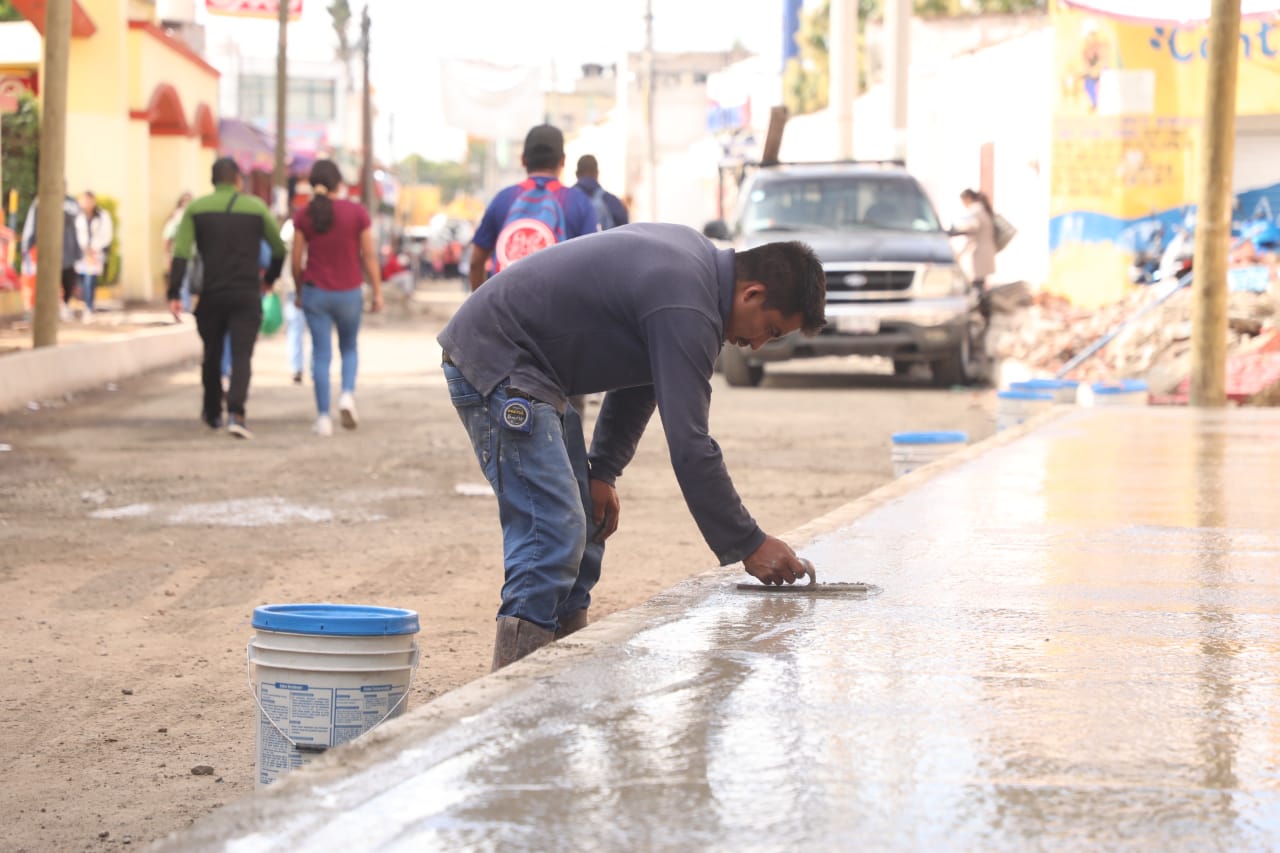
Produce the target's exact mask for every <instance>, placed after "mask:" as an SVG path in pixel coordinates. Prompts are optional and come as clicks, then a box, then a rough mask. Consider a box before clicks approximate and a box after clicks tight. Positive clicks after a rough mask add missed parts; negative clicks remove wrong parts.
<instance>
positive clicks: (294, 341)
mask: <svg viewBox="0 0 1280 853" xmlns="http://www.w3.org/2000/svg"><path fill="white" fill-rule="evenodd" d="M306 325H307V321H306V317H304V316H303V313H302V310H301V309H300V308H298V296H297V294H295V293H286V294H285V295H284V335H285V346H286V348H287V349H288V351H289V370H290V371H291V372H293V373H301V372H302V331H303V329H304V328H306Z"/></svg>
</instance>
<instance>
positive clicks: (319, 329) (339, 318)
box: [302, 284, 364, 415]
mask: <svg viewBox="0 0 1280 853" xmlns="http://www.w3.org/2000/svg"><path fill="white" fill-rule="evenodd" d="M302 310H303V312H305V313H306V315H307V328H309V329H310V330H311V379H312V380H313V381H314V382H315V384H316V411H317V412H319V413H320V414H322V415H327V414H329V362H330V361H332V360H333V327H334V326H337V327H338V351H339V352H341V353H342V390H343V392H344V393H345V392H348V391H352V392H354V391H355V390H356V368H357V367H358V366H359V356H358V354H357V352H356V338H357V336H358V335H359V334H360V317H361V315H362V314H363V313H364V293H363V292H362V291H361V289H360V288H358V287H353V288H352V289H351V290H321V289H320V288H318V287H315V286H314V285H310V284H308V285H305V286H304V287H303V290H302Z"/></svg>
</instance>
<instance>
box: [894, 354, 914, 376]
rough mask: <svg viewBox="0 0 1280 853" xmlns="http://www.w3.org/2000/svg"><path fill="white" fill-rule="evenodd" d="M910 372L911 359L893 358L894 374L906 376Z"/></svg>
mask: <svg viewBox="0 0 1280 853" xmlns="http://www.w3.org/2000/svg"><path fill="white" fill-rule="evenodd" d="M910 372H911V362H909V361H899V360H898V359H896V358H895V359H894V360H893V375H894V376H906V375H907V374H908V373H910Z"/></svg>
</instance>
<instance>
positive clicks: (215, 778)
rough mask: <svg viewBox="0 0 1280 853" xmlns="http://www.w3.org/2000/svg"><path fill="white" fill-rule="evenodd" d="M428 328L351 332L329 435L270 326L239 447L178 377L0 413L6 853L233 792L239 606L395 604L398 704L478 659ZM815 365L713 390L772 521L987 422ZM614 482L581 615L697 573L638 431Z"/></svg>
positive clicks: (477, 564) (478, 512)
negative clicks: (344, 397) (613, 515)
mask: <svg viewBox="0 0 1280 853" xmlns="http://www.w3.org/2000/svg"><path fill="white" fill-rule="evenodd" d="M442 316H443V315H442V313H441V312H440V311H438V310H436V311H433V312H430V313H426V314H424V313H422V312H421V311H420V312H419V314H418V315H417V316H416V317H414V318H412V319H410V318H406V317H405V316H403V315H401V316H395V315H393V316H390V317H386V316H379V317H373V318H369V319H368V320H367V324H366V330H365V332H364V335H363V339H362V352H361V358H362V363H361V376H360V383H361V384H360V389H359V392H358V397H359V401H360V406H361V413H362V415H363V421H362V422H361V424H360V427H359V429H358V430H356V431H355V432H340V434H338V435H336V436H334V437H333V438H332V439H328V440H323V439H318V438H315V437H313V436H312V435H311V434H310V432H309V429H308V428H309V425H310V420H311V413H312V398H311V391H310V387H309V386H295V385H292V384H291V383H290V381H289V377H288V371H287V368H286V366H285V357H284V345H283V341H282V340H281V339H280V338H275V339H269V340H266V341H264V342H262V344H261V345H260V347H259V350H258V353H257V355H256V356H255V361H254V369H255V376H254V380H253V390H252V396H251V399H250V406H249V419H250V425H251V426H252V427H253V429H254V431H255V432H256V434H257V438H256V439H255V440H254V441H252V442H237V441H234V440H232V439H230V438H228V437H227V436H226V435H225V434H214V433H211V432H210V431H208V430H207V429H205V428H204V427H202V426H201V425H200V424H199V423H198V421H197V417H196V415H197V411H198V405H199V402H198V401H199V392H198V389H197V386H198V374H197V370H196V367H195V365H185V366H182V367H181V368H177V369H174V370H171V371H166V372H162V373H157V374H152V375H149V376H145V377H141V378H138V379H135V380H132V381H129V382H126V383H122V384H121V385H120V386H119V387H117V388H115V389H113V390H101V391H96V392H93V393H90V394H86V395H81V396H80V397H79V398H77V399H75V400H72V401H70V402H67V403H65V404H62V405H60V406H57V407H53V408H49V407H45V408H42V409H40V410H39V411H33V412H22V413H17V414H12V415H8V416H3V417H0V442H3V443H5V444H8V445H10V446H11V448H12V449H11V450H8V451H6V452H0V595H2V596H3V600H4V602H5V604H6V607H5V608H4V612H3V617H2V619H3V621H2V622H0V668H3V670H4V671H5V672H6V673H7V675H8V677H7V678H5V679H4V680H3V684H2V685H0V709H2V710H0V718H2V720H3V725H0V755H3V756H4V757H5V761H4V765H5V768H4V771H5V783H6V784H5V795H4V797H3V802H2V804H0V826H3V827H4V829H3V830H2V831H0V842H2V843H0V848H2V849H4V850H27V851H45V850H50V851H52V850H57V851H64V850H81V849H84V850H103V849H121V848H123V847H124V845H130V844H131V845H140V844H143V843H145V842H147V841H150V840H152V839H155V838H157V837H160V836H162V835H164V834H166V833H168V832H170V831H172V830H174V829H178V828H181V827H183V826H185V825H187V824H188V823H189V822H190V821H192V820H194V819H196V818H198V817H200V816H202V815H204V814H206V813H208V812H209V811H210V810H211V809H215V808H217V807H218V806H220V805H221V804H223V803H226V802H229V801H231V800H233V799H236V798H239V797H242V796H244V795H246V794H248V793H250V792H251V791H252V789H253V777H254V745H253V726H254V718H255V714H256V710H255V708H254V706H253V702H252V699H251V697H250V695H249V689H248V686H247V684H246V680H245V661H244V657H245V644H246V642H247V641H248V638H249V636H250V635H251V634H252V630H251V628H250V625H249V620H250V617H251V615H252V611H253V608H254V607H255V606H256V605H259V604H264V603H285V602H294V601H340V602H348V603H365V604H380V605H390V606H400V607H409V608H413V609H415V610H417V611H418V612H419V613H420V614H421V621H422V632H421V634H420V635H419V640H420V643H421V647H422V651H423V662H422V666H421V668H420V669H419V670H418V674H417V678H416V681H415V683H414V687H413V691H412V695H411V707H412V706H421V705H422V704H424V703H427V702H430V701H431V699H432V698H433V697H435V696H438V695H439V694H441V693H443V692H445V691H448V690H451V689H453V688H455V687H457V686H459V685H461V684H464V683H466V682H467V681H470V680H471V679H474V678H477V677H479V676H481V675H483V674H484V673H485V672H486V671H487V667H488V661H489V655H490V650H491V640H492V623H493V614H494V611H495V609H496V606H497V595H498V589H499V586H500V579H501V548H500V533H499V530H498V525H497V519H496V513H495V512H494V505H493V498H492V496H491V495H489V496H483V495H482V496H480V497H474V496H466V495H463V494H459V490H458V486H459V485H460V484H463V485H465V484H477V483H480V482H482V481H481V479H480V476H479V472H478V470H477V466H476V464H475V460H474V457H473V456H472V455H471V451H470V448H469V445H468V444H467V441H466V437H465V435H464V433H463V431H462V429H461V427H460V426H459V424H458V422H457V418H456V416H455V414H454V412H453V409H452V407H451V406H450V404H449V401H448V399H447V396H446V395H445V391H444V387H443V382H442V380H441V379H440V374H439V371H438V369H437V367H436V365H437V364H438V357H439V352H438V349H437V348H436V346H435V343H434V337H435V332H436V330H437V329H438V328H439V325H440V322H441V319H442ZM192 334H194V331H193V332H192ZM0 357H2V356H0ZM814 366H815V365H812V364H811V365H803V364H797V365H791V366H787V367H784V368H779V369H776V370H773V371H771V373H770V375H769V377H768V378H767V379H766V382H765V385H764V387H762V388H759V389H729V388H727V387H726V386H724V385H723V383H721V382H720V381H719V379H718V378H717V380H716V391H715V397H714V400H713V403H712V432H713V434H714V435H715V436H716V437H717V439H718V440H719V441H720V443H721V445H722V447H723V448H724V452H725V456H726V459H727V461H728V464H729V470H730V471H731V472H732V474H733V475H734V479H735V482H736V484H737V486H738V489H739V491H740V492H741V493H742V495H743V497H744V499H745V501H746V503H747V505H748V507H749V508H750V509H751V510H752V512H753V513H754V514H755V516H756V518H757V519H758V520H759V521H760V523H761V524H762V526H763V527H764V528H765V529H766V530H769V531H771V532H775V533H779V534H780V533H783V532H785V531H787V530H789V529H791V528H793V527H795V526H797V525H799V524H801V523H803V522H805V521H808V520H809V519H811V518H814V517H815V516H817V515H820V514H822V513H825V512H827V511H829V510H831V509H833V508H835V507H837V506H840V505H841V504H844V503H846V502H848V501H850V500H853V499H854V498H857V497H858V496H860V495H862V494H864V493H866V492H867V491H869V490H871V489H872V488H874V487H876V486H877V485H880V484H881V483H884V482H886V481H887V480H889V479H890V477H891V476H892V469H891V466H890V463H889V436H890V434H891V433H893V432H895V431H898V430H903V429H941V428H950V429H964V430H967V431H968V432H969V434H970V436H971V437H973V438H975V439H977V438H982V437H985V436H986V435H989V434H990V433H991V432H992V430H993V420H994V419H993V412H994V399H993V395H992V394H991V392H959V391H953V392H948V391H935V390H930V389H928V388H927V385H926V383H925V382H923V381H920V382H915V381H909V380H908V381H904V380H895V379H893V378H892V377H889V376H884V375H879V376H855V375H851V374H850V373H848V372H845V373H840V374H836V375H823V374H818V373H813V372H811V370H812V368H813V367H814ZM821 366H822V367H823V368H826V367H830V366H831V365H830V364H826V365H821ZM846 369H847V368H846ZM594 411H595V410H594V409H592V410H591V411H590V412H588V415H589V420H590V417H591V416H593V415H594ZM589 426H590V423H589V424H588V427H589ZM463 491H466V489H465V488H464V489H463ZM619 491H620V494H621V497H622V501H623V505H622V507H623V508H622V528H621V529H620V531H619V532H618V534H617V535H616V536H615V537H614V538H613V539H611V540H610V545H609V552H608V555H607V556H606V560H605V571H604V578H603V580H602V582H601V584H600V586H599V587H598V591H597V596H596V600H595V603H594V605H593V608H592V613H593V615H595V616H597V617H601V616H604V615H607V614H608V613H610V612H613V611H616V610H619V609H623V608H627V607H631V606H633V605H635V604H637V603H639V602H641V601H643V600H645V599H646V598H648V597H650V596H651V595H653V594H654V593H656V592H658V591H660V590H662V589H664V588H666V587H668V586H670V585H671V584H673V583H675V582H676V581H678V580H681V579H682V578H685V577H687V576H689V575H691V574H694V573H697V572H700V571H703V570H705V569H707V568H710V567H712V566H713V565H714V562H715V561H714V558H713V557H712V555H711V553H710V552H709V551H708V550H707V548H706V545H705V544H704V543H703V542H702V541H701V539H700V537H699V535H698V532H697V529H696V527H695V526H694V524H693V522H692V520H690V518H689V516H688V513H687V511H686V509H685V507H684V504H683V501H682V499H681V498H680V494H679V491H678V489H677V487H676V483H675V478H674V476H673V475H672V473H671V469H670V466H669V464H668V462H667V459H666V448H665V445H664V443H663V440H662V434H661V430H660V429H658V421H657V419H656V418H655V420H654V423H653V424H652V425H651V428H650V430H649V432H648V434H647V435H646V436H645V438H644V441H643V442H642V444H641V446H640V450H639V452H638V454H637V456H636V459H635V461H634V462H633V463H632V465H631V466H630V468H628V470H627V472H626V474H625V475H624V477H623V478H622V479H621V480H620V481H619ZM197 765H208V766H210V767H212V768H213V774H212V775H193V774H192V768H193V767H195V766H197Z"/></svg>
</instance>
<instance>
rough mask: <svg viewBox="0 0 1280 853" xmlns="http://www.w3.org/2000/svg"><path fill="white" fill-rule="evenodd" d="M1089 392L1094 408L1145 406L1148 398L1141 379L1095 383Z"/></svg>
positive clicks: (1148, 391)
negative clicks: (1091, 395) (1090, 392)
mask: <svg viewBox="0 0 1280 853" xmlns="http://www.w3.org/2000/svg"><path fill="white" fill-rule="evenodd" d="M1091 390H1092V391H1093V405H1095V406H1145V405H1147V401H1148V399H1149V397H1150V389H1149V388H1148V387H1147V383H1145V382H1143V381H1142V380H1141V379H1122V380H1120V381H1119V382H1095V383H1093V386H1092V389H1091Z"/></svg>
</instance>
